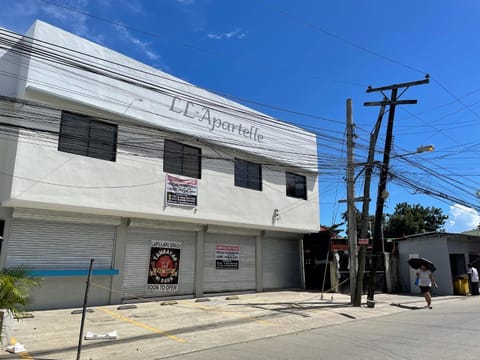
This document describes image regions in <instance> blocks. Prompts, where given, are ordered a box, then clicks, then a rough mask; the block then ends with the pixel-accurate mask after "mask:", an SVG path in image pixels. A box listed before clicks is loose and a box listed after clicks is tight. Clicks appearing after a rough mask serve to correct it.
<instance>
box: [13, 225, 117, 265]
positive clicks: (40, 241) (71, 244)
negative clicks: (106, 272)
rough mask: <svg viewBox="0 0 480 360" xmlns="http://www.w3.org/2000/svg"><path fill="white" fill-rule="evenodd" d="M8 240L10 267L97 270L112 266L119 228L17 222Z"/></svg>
mask: <svg viewBox="0 0 480 360" xmlns="http://www.w3.org/2000/svg"><path fill="white" fill-rule="evenodd" d="M10 224H11V225H10V230H9V236H8V240H7V267H10V266H18V265H24V266H28V267H29V268H31V269H37V270H40V269H59V270H61V269H87V268H88V266H89V264H90V259H91V258H94V259H95V262H94V268H95V269H110V268H111V266H112V254H113V246H114V245H113V244H114V239H115V227H114V226H109V225H100V224H95V225H92V224H80V223H67V222H54V221H42V220H28V219H13V220H12V221H11V223H10Z"/></svg>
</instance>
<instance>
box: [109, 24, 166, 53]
mask: <svg viewBox="0 0 480 360" xmlns="http://www.w3.org/2000/svg"><path fill="white" fill-rule="evenodd" d="M115 29H116V30H117V31H118V32H120V33H121V34H122V36H123V37H124V38H125V39H126V40H127V41H130V42H131V43H132V44H134V45H135V46H136V47H137V48H139V49H140V50H141V51H143V53H144V54H145V56H147V58H149V59H150V60H153V61H157V60H159V59H160V56H158V55H157V54H155V53H154V52H153V51H152V50H151V49H150V43H149V42H147V41H142V40H140V39H139V38H137V37H135V36H133V35H132V34H131V33H130V31H128V29H126V28H125V27H123V26H120V25H116V26H115Z"/></svg>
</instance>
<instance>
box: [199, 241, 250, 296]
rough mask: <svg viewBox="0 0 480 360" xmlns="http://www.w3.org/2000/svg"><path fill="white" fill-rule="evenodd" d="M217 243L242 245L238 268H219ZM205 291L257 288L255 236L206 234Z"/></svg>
mask: <svg viewBox="0 0 480 360" xmlns="http://www.w3.org/2000/svg"><path fill="white" fill-rule="evenodd" d="M215 245H237V246H240V262H239V269H238V270H217V269H216V266H215V265H216V264H215ZM204 263H205V268H204V291H205V292H223V291H243V290H255V289H256V281H255V237H252V236H240V235H228V234H206V239H205V262H204Z"/></svg>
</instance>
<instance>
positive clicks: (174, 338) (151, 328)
mask: <svg viewBox="0 0 480 360" xmlns="http://www.w3.org/2000/svg"><path fill="white" fill-rule="evenodd" d="M97 309H98V310H100V311H102V312H104V313H105V314H108V315H110V316H112V317H114V318H117V319H119V320H122V321H125V322H129V323H130V324H133V325H136V326H138V327H141V328H144V329H146V330H150V331H152V332H154V333H157V334H161V335H163V336H166V337H168V338H170V339H172V340H175V341H177V342H179V343H186V342H187V340H185V339H182V338H179V337H178V336H175V335H170V334H169V333H167V332H166V331H163V330H160V329H157V328H154V327H153V326H150V325H147V324H144V323H141V322H139V321H135V320H132V319H129V318H127V317H125V316H122V315H118V314H116V313H114V312H113V311H110V310H107V309H103V308H97Z"/></svg>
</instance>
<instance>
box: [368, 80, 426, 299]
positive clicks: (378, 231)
mask: <svg viewBox="0 0 480 360" xmlns="http://www.w3.org/2000/svg"><path fill="white" fill-rule="evenodd" d="M429 82H430V81H429V76H428V75H427V76H426V77H425V79H424V80H419V81H412V82H407V83H402V84H394V85H389V86H383V87H379V88H372V87H368V89H367V93H370V92H374V91H378V92H381V93H382V94H383V96H384V97H385V98H386V99H384V100H383V101H378V102H365V103H364V105H365V106H387V105H388V106H389V114H388V123H387V132H386V135H385V148H384V152H383V162H382V164H381V165H382V166H381V171H380V180H379V182H378V192H377V203H376V210H375V224H374V231H373V243H372V266H371V270H370V275H369V279H368V292H367V304H368V305H369V306H370V307H373V306H375V302H374V297H375V284H376V272H377V263H378V254H379V252H380V250H381V249H382V245H383V244H382V239H383V236H382V221H383V207H384V205H385V199H386V198H387V196H388V193H387V191H386V188H387V179H388V167H389V162H390V152H391V150H392V143H393V122H394V118H395V107H396V106H397V105H407V104H416V103H417V100H399V98H400V96H402V95H403V93H404V92H405V91H406V90H407V89H408V88H410V87H411V86H417V85H423V84H428V83H429ZM399 89H404V90H403V91H402V92H401V93H400V94H398V90H399ZM387 90H391V95H390V98H388V97H387V96H386V95H385V93H384V91H387Z"/></svg>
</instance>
